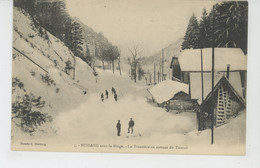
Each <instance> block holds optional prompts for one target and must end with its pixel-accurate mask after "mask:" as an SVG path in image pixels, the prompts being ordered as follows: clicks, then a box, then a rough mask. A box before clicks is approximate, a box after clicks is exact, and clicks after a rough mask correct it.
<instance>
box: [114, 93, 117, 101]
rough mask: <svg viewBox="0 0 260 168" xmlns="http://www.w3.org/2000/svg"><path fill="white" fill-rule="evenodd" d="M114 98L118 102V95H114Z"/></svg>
mask: <svg viewBox="0 0 260 168" xmlns="http://www.w3.org/2000/svg"><path fill="white" fill-rule="evenodd" d="M114 98H115V101H117V94H116V93H115V94H114Z"/></svg>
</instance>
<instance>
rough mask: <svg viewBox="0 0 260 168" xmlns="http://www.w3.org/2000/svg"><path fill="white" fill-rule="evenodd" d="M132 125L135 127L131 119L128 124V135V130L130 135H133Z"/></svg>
mask: <svg viewBox="0 0 260 168" xmlns="http://www.w3.org/2000/svg"><path fill="white" fill-rule="evenodd" d="M134 125H135V122H134V120H133V119H132V118H130V121H129V123H128V126H129V127H128V133H130V130H131V134H133V132H134V129H133V127H134Z"/></svg>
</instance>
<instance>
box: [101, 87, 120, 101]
mask: <svg viewBox="0 0 260 168" xmlns="http://www.w3.org/2000/svg"><path fill="white" fill-rule="evenodd" d="M111 92H112V95H114V99H115V101H117V94H116V89H115V88H114V87H112V89H111ZM105 95H106V99H108V91H107V90H105ZM101 101H102V102H103V101H104V94H103V93H101Z"/></svg>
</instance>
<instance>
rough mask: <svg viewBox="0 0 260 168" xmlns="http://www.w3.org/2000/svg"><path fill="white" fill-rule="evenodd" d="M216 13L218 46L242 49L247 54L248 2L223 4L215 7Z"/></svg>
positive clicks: (216, 42)
mask: <svg viewBox="0 0 260 168" xmlns="http://www.w3.org/2000/svg"><path fill="white" fill-rule="evenodd" d="M214 12H215V30H214V36H215V44H216V46H217V47H227V48H233V47H234V48H241V49H242V50H243V51H244V53H247V25H248V2H246V1H241V2H234V1H231V2H222V3H220V4H217V5H215V11H214ZM211 16H212V11H211V13H210V15H209V16H208V17H211Z"/></svg>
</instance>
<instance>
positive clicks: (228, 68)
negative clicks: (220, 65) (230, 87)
mask: <svg viewBox="0 0 260 168" xmlns="http://www.w3.org/2000/svg"><path fill="white" fill-rule="evenodd" d="M229 71H230V64H227V79H229Z"/></svg>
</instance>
